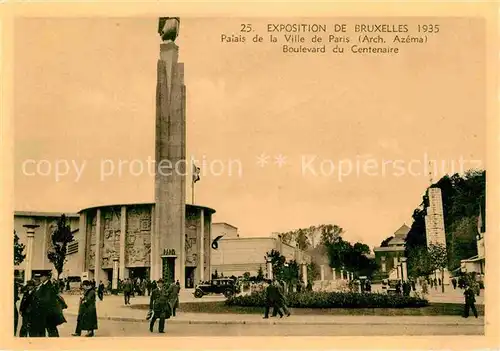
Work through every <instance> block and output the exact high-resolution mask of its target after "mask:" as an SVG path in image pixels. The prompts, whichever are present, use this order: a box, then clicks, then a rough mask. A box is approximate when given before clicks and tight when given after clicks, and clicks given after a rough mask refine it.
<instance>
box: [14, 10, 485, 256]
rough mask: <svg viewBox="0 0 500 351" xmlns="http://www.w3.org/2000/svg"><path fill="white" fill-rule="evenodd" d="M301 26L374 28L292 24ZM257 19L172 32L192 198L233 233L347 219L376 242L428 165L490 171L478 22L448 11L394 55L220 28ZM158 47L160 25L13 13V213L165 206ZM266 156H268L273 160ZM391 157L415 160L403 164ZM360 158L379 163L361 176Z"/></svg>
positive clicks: (209, 22)
mask: <svg viewBox="0 0 500 351" xmlns="http://www.w3.org/2000/svg"><path fill="white" fill-rule="evenodd" d="M279 21H280V22H284V20H283V19H281V20H279ZM299 21H300V22H302V23H313V22H314V23H328V24H331V23H338V22H339V21H343V22H346V23H348V24H353V23H359V22H363V23H366V22H367V21H366V20H362V19H358V20H356V19H351V20H349V21H347V20H345V19H314V20H307V19H290V20H289V21H286V22H290V23H295V22H299ZM356 21H357V22H356ZM247 22H250V21H249V20H248V19H238V18H226V19H213V18H211V19H209V18H187V19H181V27H180V33H179V38H178V39H177V40H176V43H177V44H178V45H179V52H180V56H179V59H180V61H181V62H184V64H185V84H186V89H187V102H186V115H187V122H186V123H187V124H186V128H187V139H186V140H187V155H188V158H191V157H194V158H195V159H196V160H198V161H197V164H198V165H199V166H201V172H202V173H201V180H200V181H199V182H197V183H196V186H195V203H196V204H199V205H204V206H208V207H211V208H213V209H215V210H216V211H217V212H216V214H215V215H214V217H213V221H214V222H227V223H230V224H232V225H234V226H236V227H238V229H239V232H240V235H241V236H268V235H270V234H271V233H272V232H282V231H288V230H293V229H297V228H302V227H309V226H311V225H319V224H337V225H339V226H340V227H342V228H344V230H345V232H346V233H345V239H347V240H349V241H362V242H364V243H367V244H368V245H370V246H371V247H373V246H377V245H379V244H380V242H381V241H382V240H383V239H385V238H386V237H388V236H390V235H391V234H392V233H393V232H394V231H396V230H397V229H398V228H399V227H400V226H401V225H402V224H403V223H406V224H408V225H410V224H411V214H412V213H413V210H414V209H415V208H416V207H417V206H418V205H419V204H420V202H421V197H422V195H423V193H424V191H425V189H426V187H427V186H428V185H429V182H430V180H429V169H428V167H424V165H427V164H428V161H429V160H438V161H439V162H440V164H441V163H442V162H444V164H445V167H444V168H441V169H439V170H438V171H434V175H433V178H434V180H437V179H438V178H439V176H440V175H442V174H443V173H446V172H449V171H450V170H451V171H458V170H460V168H459V164H458V160H459V159H460V158H462V159H464V160H466V163H465V169H467V168H470V167H474V168H477V165H480V166H481V167H482V168H484V167H485V164H484V161H485V152H486V146H485V145H486V141H485V140H486V117H485V79H486V77H485V52H484V50H485V49H484V48H485V46H484V45H485V44H484V36H483V32H482V30H484V29H483V27H482V26H481V25H480V23H479V22H474V21H473V20H470V19H460V18H456V19H451V18H450V19H443V20H442V21H441V28H442V29H441V31H440V33H438V34H437V35H435V36H434V37H432V36H431V38H430V40H429V41H428V42H427V43H426V44H401V45H404V47H403V48H402V49H401V53H400V54H398V55H392V56H390V55H388V56H382V55H373V56H368V55H353V54H344V55H333V54H325V55H313V54H285V53H283V52H282V51H281V46H280V45H279V44H278V45H277V44H274V43H267V42H265V43H252V42H251V41H250V40H249V42H247V43H221V40H220V38H221V34H227V35H230V34H236V35H237V34H240V33H239V30H240V24H241V23H247ZM276 22H278V20H273V19H268V20H257V19H252V20H251V23H252V25H253V28H254V29H255V30H256V32H255V33H257V34H262V35H263V36H264V37H265V38H266V39H267V37H268V33H266V25H267V24H268V23H276ZM382 22H384V23H386V22H387V23H392V22H394V23H395V21H394V20H392V22H391V20H386V21H382ZM405 23H410V24H411V25H415V24H416V23H417V22H414V21H413V22H412V20H406V22H405ZM252 35H253V33H252ZM353 38H355V36H353ZM249 39H251V36H250V37H249ZM280 40H282V39H281V38H280ZM159 43H160V38H159V36H158V34H157V19H156V18H140V19H132V18H127V19H124V18H92V19H84V18H82V19H19V20H16V25H15V52H14V54H15V57H14V59H15V61H14V62H15V72H14V78H15V82H14V88H15V101H14V128H15V189H14V192H15V209H16V210H17V211H48V212H55V211H62V212H76V211H79V210H81V209H83V208H86V207H90V206H96V205H106V204H121V203H136V202H153V201H154V177H153V175H152V174H151V173H150V172H148V171H147V160H148V157H149V158H150V159H153V158H154V133H155V89H156V60H157V59H158V57H159ZM261 156H268V158H266V157H264V159H265V160H267V161H268V162H267V163H266V164H264V165H263V166H262V165H259V164H258V163H257V162H258V161H259V157H261ZM276 158H277V159H276ZM280 160H282V161H284V162H282V163H281V164H277V163H276V161H280ZM120 161H121V163H122V167H121V168H120V167H119V162H120ZM383 162H385V164H386V171H385V172H382V171H381V170H380V169H381V168H380V167H381V165H382V164H383ZM412 162H413V163H412ZM481 162H482V163H481ZM131 163H132V164H133V165H134V166H133V167H132V168H130V165H131ZM395 163H399V164H400V165H405V167H409V165H410V164H413V165H414V166H415V167H413V166H412V167H413V168H412V170H413V171H412V174H410V172H408V171H406V172H402V171H399V172H395V170H394V168H392V166H391V165H394V164H395ZM452 163H454V167H455V168H454V169H452V168H451V167H452ZM37 164H38V165H40V168H39V169H38V171H37V167H36V165H37ZM57 164H58V165H59V167H60V168H59V169H60V171H61V172H64V171H65V165H68V166H69V168H68V171H67V174H65V175H64V174H62V175H60V177H59V178H56V175H55V166H56V165H57ZM111 164H112V165H113V167H114V171H113V172H110V170H111V168H110V167H111ZM367 164H371V165H372V166H366V165H367ZM373 164H375V165H377V166H378V167H379V168H378V170H376V169H375V170H374V168H373V167H374V166H373ZM47 165H50V166H51V169H50V172H49V169H48V168H47ZM140 165H142V166H143V170H144V171H143V172H140ZM332 165H333V166H334V169H333V171H332V168H331V166H332ZM349 165H351V166H349ZM356 165H360V166H359V167H360V169H361V170H363V169H364V167H371V168H369V169H368V171H360V172H356V171H355V170H356V167H357V166H356ZM75 166H76V167H77V168H75ZM261 166H262V167H261ZM82 167H83V168H82ZM76 169H79V170H80V174H79V173H78V172H77V171H76ZM120 169H121V172H120V171H119V170H120ZM349 169H353V170H354V171H352V172H351V173H350V174H347V173H349V172H348V171H349ZM405 169H408V168H405ZM339 172H342V175H341V176H339V174H340V173H339ZM187 183H188V189H187V193H186V197H187V198H186V200H187V202H188V203H190V201H191V189H190V184H189V183H190V182H189V181H188V182H187Z"/></svg>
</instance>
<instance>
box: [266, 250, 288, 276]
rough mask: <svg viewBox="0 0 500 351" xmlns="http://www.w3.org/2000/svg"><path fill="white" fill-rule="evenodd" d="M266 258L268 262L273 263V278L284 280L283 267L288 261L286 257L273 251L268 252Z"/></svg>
mask: <svg viewBox="0 0 500 351" xmlns="http://www.w3.org/2000/svg"><path fill="white" fill-rule="evenodd" d="M264 258H265V260H266V262H271V266H272V269H273V277H276V279H283V267H284V265H285V261H286V258H285V256H283V255H282V254H281V253H280V252H279V251H277V250H274V249H273V250H271V251H269V252H267V253H266V256H265V257H264Z"/></svg>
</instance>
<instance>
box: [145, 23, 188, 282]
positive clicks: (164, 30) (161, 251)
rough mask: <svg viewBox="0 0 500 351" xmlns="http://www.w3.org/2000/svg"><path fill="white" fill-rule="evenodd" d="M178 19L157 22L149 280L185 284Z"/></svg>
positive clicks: (182, 110) (182, 106)
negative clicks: (159, 42) (153, 198)
mask: <svg viewBox="0 0 500 351" xmlns="http://www.w3.org/2000/svg"><path fill="white" fill-rule="evenodd" d="M179 24H180V20H179V18H178V17H162V18H160V19H159V26H158V33H159V34H160V37H161V39H162V43H161V44H160V58H159V60H158V64H157V84H156V138H155V159H156V167H155V171H156V172H155V215H154V231H153V238H152V240H151V272H150V274H151V278H152V279H155V280H158V279H160V278H163V279H165V280H168V281H171V282H173V281H175V280H179V281H181V282H183V281H184V274H185V254H184V244H185V243H184V237H185V211H186V210H185V208H186V194H185V192H186V190H185V181H186V180H185V171H186V170H185V167H186V87H185V85H184V64H183V63H179V62H178V56H179V47H178V46H177V45H176V44H175V39H176V38H177V35H178V33H179Z"/></svg>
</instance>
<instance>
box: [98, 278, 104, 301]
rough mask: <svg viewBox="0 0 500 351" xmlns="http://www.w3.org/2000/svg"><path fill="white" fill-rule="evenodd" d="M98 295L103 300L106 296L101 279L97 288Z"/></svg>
mask: <svg viewBox="0 0 500 351" xmlns="http://www.w3.org/2000/svg"><path fill="white" fill-rule="evenodd" d="M97 296H98V297H99V300H101V301H102V299H103V298H104V284H103V282H102V280H101V281H99V287H98V288H97Z"/></svg>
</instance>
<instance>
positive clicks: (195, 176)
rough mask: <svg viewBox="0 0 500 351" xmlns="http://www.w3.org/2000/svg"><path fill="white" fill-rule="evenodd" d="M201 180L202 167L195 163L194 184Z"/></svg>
mask: <svg viewBox="0 0 500 351" xmlns="http://www.w3.org/2000/svg"><path fill="white" fill-rule="evenodd" d="M199 180H200V167H197V166H196V165H195V164H194V163H193V184H194V183H196V182H197V181H199Z"/></svg>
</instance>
